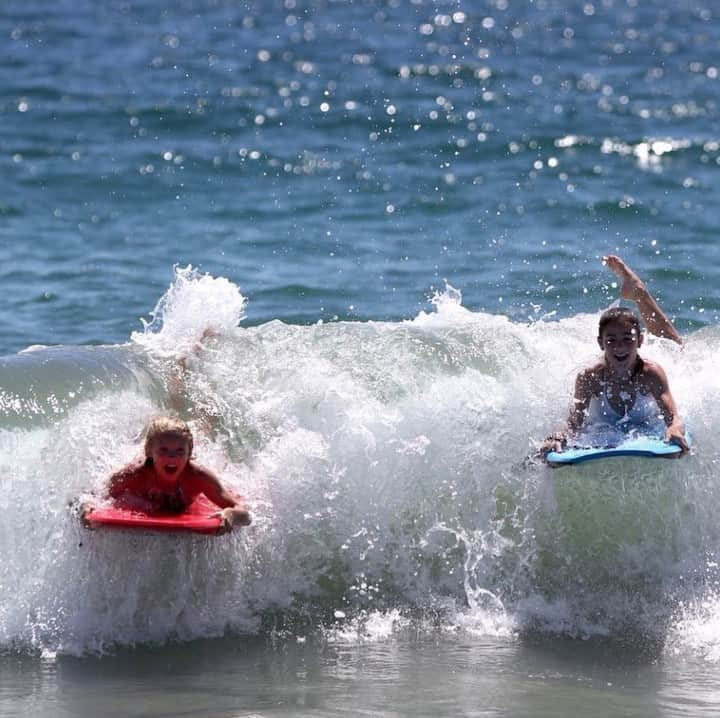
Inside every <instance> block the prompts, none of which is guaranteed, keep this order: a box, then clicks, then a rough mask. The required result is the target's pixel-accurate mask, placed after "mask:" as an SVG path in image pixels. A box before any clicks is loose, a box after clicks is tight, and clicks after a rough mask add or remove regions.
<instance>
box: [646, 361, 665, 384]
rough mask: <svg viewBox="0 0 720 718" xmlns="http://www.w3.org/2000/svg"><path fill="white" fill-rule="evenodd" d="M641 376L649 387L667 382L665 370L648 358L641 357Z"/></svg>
mask: <svg viewBox="0 0 720 718" xmlns="http://www.w3.org/2000/svg"><path fill="white" fill-rule="evenodd" d="M641 377H642V381H643V382H645V383H646V384H647V385H648V386H649V387H658V386H660V387H664V386H665V385H667V383H668V380H667V375H666V374H665V370H664V369H663V368H662V367H661V366H660V365H659V364H658V363H657V362H654V361H652V360H650V359H643V366H642V372H641Z"/></svg>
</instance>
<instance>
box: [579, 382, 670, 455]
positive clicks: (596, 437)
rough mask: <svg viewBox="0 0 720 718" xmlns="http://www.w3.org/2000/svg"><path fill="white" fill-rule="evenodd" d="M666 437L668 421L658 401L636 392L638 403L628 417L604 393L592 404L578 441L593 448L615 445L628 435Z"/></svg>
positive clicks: (596, 397)
mask: <svg viewBox="0 0 720 718" xmlns="http://www.w3.org/2000/svg"><path fill="white" fill-rule="evenodd" d="M628 433H631V434H642V435H643V436H663V435H664V433H665V420H664V418H663V414H662V411H660V407H659V406H658V403H657V401H655V398H654V397H652V396H650V395H649V394H641V393H640V392H637V394H636V395H635V402H634V403H633V405H632V406H631V407H630V409H628V410H627V411H626V412H625V414H619V413H618V412H617V411H616V410H615V409H614V408H613V406H612V405H611V404H610V402H609V401H608V398H607V394H606V393H605V390H604V389H603V391H602V392H601V393H600V396H594V397H592V399H591V400H590V406H589V407H588V411H587V416H586V417H585V421H584V422H583V427H582V429H581V431H580V435H579V436H578V438H579V439H580V437H582V438H581V439H580V443H581V444H584V443H585V442H588V443H589V445H591V446H600V445H608V446H611V445H615V444H617V443H618V442H619V441H622V440H623V439H624V438H627V434H628Z"/></svg>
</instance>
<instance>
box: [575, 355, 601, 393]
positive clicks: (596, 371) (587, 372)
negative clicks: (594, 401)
mask: <svg viewBox="0 0 720 718" xmlns="http://www.w3.org/2000/svg"><path fill="white" fill-rule="evenodd" d="M604 371H605V364H604V363H603V362H601V361H600V362H597V363H596V364H592V365H591V366H589V367H586V368H585V369H583V370H582V371H581V372H580V373H579V374H578V375H577V382H578V383H579V384H580V385H582V386H585V387H587V388H588V389H593V390H594V389H596V388H597V387H598V386H599V385H600V381H601V380H602V377H603V372H604Z"/></svg>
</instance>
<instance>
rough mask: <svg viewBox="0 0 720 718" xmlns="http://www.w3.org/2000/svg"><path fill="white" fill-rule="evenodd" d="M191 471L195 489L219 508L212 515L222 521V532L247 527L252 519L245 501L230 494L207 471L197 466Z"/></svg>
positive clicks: (215, 477) (213, 475)
mask: <svg viewBox="0 0 720 718" xmlns="http://www.w3.org/2000/svg"><path fill="white" fill-rule="evenodd" d="M193 469H194V474H193V481H194V483H195V485H196V486H197V488H198V489H199V490H200V491H202V493H204V494H205V496H207V497H208V498H209V499H210V501H212V502H213V503H214V504H217V505H218V506H220V507H221V510H220V511H218V512H216V513H215V514H213V515H214V516H218V517H219V518H220V519H222V522H223V524H222V532H225V531H230V530H231V529H232V528H233V526H249V525H250V523H251V522H252V518H251V517H250V512H249V511H248V509H247V506H246V505H245V500H244V499H243V498H242V497H240V496H234V495H233V494H231V493H230V492H229V491H228V490H227V489H226V488H225V487H224V486H223V485H222V484H221V483H220V480H219V479H218V478H217V476H215V474H213V473H212V472H211V471H209V470H208V469H205V468H203V467H201V466H197V465H195V466H193Z"/></svg>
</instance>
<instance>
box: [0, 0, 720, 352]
mask: <svg viewBox="0 0 720 718" xmlns="http://www.w3.org/2000/svg"><path fill="white" fill-rule="evenodd" d="M714 12H715V9H714V7H713V5H712V3H702V2H672V3H671V2H642V3H635V2H630V3H627V2H620V1H618V0H616V1H615V2H602V3H601V2H597V3H585V4H581V3H572V4H568V3H564V2H550V1H548V2H537V3H509V2H505V1H504V0H499V1H498V2H476V3H458V2H436V3H430V2H409V1H408V2H387V3H380V2H379V3H375V2H290V3H289V4H288V3H280V2H268V3H240V2H210V1H208V2H184V3H182V4H180V5H176V4H175V3H161V2H132V3H122V2H116V3H109V4H97V3H92V2H58V3H53V4H52V5H51V6H48V5H47V3H35V2H25V1H23V2H15V1H14V0H8V2H5V3H3V8H2V11H1V14H0V35H2V36H3V37H6V38H8V39H7V41H6V42H5V43H4V50H3V52H2V53H1V54H0V76H1V77H2V84H1V85H0V88H1V89H0V113H1V117H2V130H1V131H2V152H1V153H0V162H1V163H2V165H1V167H0V169H1V172H0V198H1V199H0V216H1V217H2V225H1V230H0V231H1V232H2V235H1V240H2V241H1V246H2V260H3V261H2V265H3V268H4V269H3V273H2V277H1V278H2V282H3V286H4V290H5V297H6V302H7V304H6V307H7V310H6V312H5V316H6V320H5V322H4V323H3V327H2V334H0V349H1V350H2V351H3V352H5V353H9V352H13V351H17V350H18V349H21V348H23V347H25V346H27V345H28V344H35V343H48V344H49V343H53V344H54V343H62V344H73V345H77V344H87V343H118V342H124V341H126V340H127V338H128V336H129V334H130V332H131V331H133V330H134V329H137V328H138V321H137V320H138V317H140V316H147V314H148V312H149V311H150V309H151V308H152V307H153V306H154V304H155V302H156V301H157V299H158V298H159V296H160V294H161V293H162V291H163V290H164V289H165V288H166V287H167V285H168V284H169V282H170V280H171V276H172V267H173V265H174V264H179V265H185V264H188V263H191V264H193V265H195V266H197V267H200V268H201V269H203V270H205V271H208V272H210V273H212V274H214V275H219V276H225V277H228V278H230V279H232V280H233V281H234V282H236V283H237V284H238V285H239V286H240V287H241V288H242V290H243V292H244V293H245V294H246V295H247V296H248V297H249V298H250V305H249V311H248V322H249V323H251V324H261V323H264V322H266V321H269V320H271V319H276V318H279V319H282V320H285V321H290V322H293V323H295V322H303V323H308V322H314V321H316V320H318V319H324V320H331V319H333V318H334V317H340V318H352V319H370V318H372V319H395V320H396V319H404V318H408V317H412V316H414V315H415V314H416V313H417V311H418V309H419V308H423V307H426V306H427V297H428V294H431V293H432V291H433V288H434V287H438V286H443V283H444V280H445V279H447V280H448V281H449V282H450V283H451V284H453V286H457V287H458V288H460V289H461V290H462V292H463V296H464V301H465V303H466V305H467V306H469V307H472V308H474V309H480V310H485V311H489V312H492V313H501V314H504V315H506V316H510V317H513V318H517V319H526V318H527V317H528V316H531V317H532V316H542V315H543V314H545V313H547V312H549V311H557V312H558V314H560V315H561V316H567V315H570V314H573V313H575V312H577V311H581V310H587V311H594V310H596V309H597V308H598V307H599V306H601V305H602V304H603V303H604V302H605V303H607V300H608V291H607V290H606V289H605V288H604V287H605V285H607V279H608V278H607V276H606V274H605V273H604V272H603V271H602V269H601V267H600V266H599V264H598V261H597V258H598V256H599V255H601V254H603V253H606V252H608V251H610V250H613V251H614V250H619V252H620V253H621V254H623V256H625V258H626V259H627V260H628V261H629V262H630V263H631V264H633V265H634V266H635V267H636V268H637V269H638V270H639V271H641V273H642V274H643V276H645V277H646V278H647V280H648V281H651V282H652V286H653V288H654V289H655V290H656V291H657V293H658V294H659V295H660V296H661V298H662V299H663V301H664V302H665V303H666V304H667V306H668V310H669V311H671V312H672V313H673V315H675V316H676V317H677V318H678V320H679V323H680V325H681V326H682V327H683V328H684V329H688V328H690V327H697V326H702V325H704V324H706V323H711V324H712V323H713V322H714V320H715V313H716V311H717V308H718V295H717V290H716V289H715V287H717V286H718V282H717V274H716V270H715V269H714V267H715V265H717V262H716V261H715V259H716V253H715V249H714V247H715V241H714V240H715V227H716V226H717V224H718V214H717V212H718V210H717V209H716V207H715V205H716V202H714V201H713V200H714V196H713V178H714V176H715V174H716V173H717V167H718V158H719V157H720V145H719V144H718V143H719V142H720V128H719V126H718V125H719V111H718V106H717V101H716V96H717V86H718V77H717V74H718V68H717V67H716V66H715V65H714V64H713V62H714V61H715V58H714V54H713V49H714V48H715V47H716V45H717V43H718V41H719V37H718V36H719V35H720V26H718V23H717V22H716V21H715V18H714ZM551 285H552V288H551V289H549V287H550V286H551Z"/></svg>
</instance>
